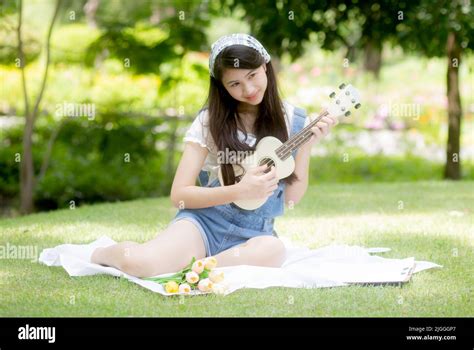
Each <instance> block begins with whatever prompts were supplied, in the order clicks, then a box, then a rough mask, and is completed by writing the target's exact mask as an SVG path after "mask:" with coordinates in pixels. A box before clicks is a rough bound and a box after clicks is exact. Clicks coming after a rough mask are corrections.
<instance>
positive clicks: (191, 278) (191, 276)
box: [186, 271, 199, 284]
mask: <svg viewBox="0 0 474 350" xmlns="http://www.w3.org/2000/svg"><path fill="white" fill-rule="evenodd" d="M197 281H199V275H198V274H197V273H196V272H194V271H189V272H188V273H187V274H186V282H188V283H190V284H194V283H196V282H197Z"/></svg>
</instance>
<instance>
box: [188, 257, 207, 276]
mask: <svg viewBox="0 0 474 350" xmlns="http://www.w3.org/2000/svg"><path fill="white" fill-rule="evenodd" d="M191 269H192V270H193V271H194V272H196V273H197V274H198V275H199V274H200V273H202V272H203V271H204V262H203V261H202V260H197V261H195V262H194V264H193V266H192V267H191Z"/></svg>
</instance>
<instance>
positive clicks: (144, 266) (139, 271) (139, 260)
mask: <svg viewBox="0 0 474 350" xmlns="http://www.w3.org/2000/svg"><path fill="white" fill-rule="evenodd" d="M133 248H135V249H133ZM133 248H132V247H130V248H129V249H124V253H123V256H122V258H121V259H120V261H119V266H118V268H119V269H120V270H121V271H123V272H125V273H127V274H129V275H132V276H135V277H139V278H143V277H151V276H154V275H156V274H158V272H159V271H158V270H157V269H156V261H153V262H152V261H150V259H148V258H147V256H146V255H145V254H142V253H141V251H140V249H137V248H139V247H136V246H135V247H133Z"/></svg>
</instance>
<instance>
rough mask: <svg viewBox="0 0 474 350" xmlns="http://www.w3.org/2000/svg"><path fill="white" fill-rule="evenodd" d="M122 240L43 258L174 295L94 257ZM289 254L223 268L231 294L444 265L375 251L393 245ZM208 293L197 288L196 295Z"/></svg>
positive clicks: (395, 278) (398, 276)
mask: <svg viewBox="0 0 474 350" xmlns="http://www.w3.org/2000/svg"><path fill="white" fill-rule="evenodd" d="M115 243H116V242H115V241H114V240H112V239H111V238H109V237H107V236H102V237H100V238H99V239H97V240H96V241H94V242H92V243H90V244H62V245H59V246H56V247H54V248H49V249H44V250H43V251H42V252H41V255H40V258H39V261H40V262H41V263H43V264H46V265H48V266H62V267H63V268H64V269H65V270H66V271H67V273H68V274H69V275H70V276H87V275H96V274H109V275H112V276H116V277H124V278H127V279H128V280H130V281H131V282H134V283H137V284H139V285H141V286H142V287H145V288H147V289H150V290H152V291H153V292H157V293H160V294H162V295H170V294H168V293H166V292H165V291H164V288H163V287H162V286H161V285H160V284H157V283H155V282H153V281H145V280H142V279H140V278H136V277H134V276H130V275H127V274H126V273H124V272H122V271H120V270H118V269H116V268H113V267H106V266H101V265H97V264H93V263H91V262H90V256H91V254H92V252H93V250H94V249H95V248H97V247H106V246H109V245H112V244H115ZM284 243H285V246H286V249H287V259H286V260H285V262H284V264H283V266H282V267H281V268H270V267H258V266H249V265H240V266H231V267H221V268H217V269H216V270H220V271H223V272H224V276H225V279H224V288H225V293H224V294H226V295H227V294H229V293H232V292H234V291H236V290H237V289H240V288H267V287H292V288H322V287H336V286H346V285H349V284H352V283H369V284H373V283H374V284H377V283H402V282H407V281H409V279H410V278H411V275H412V274H413V273H416V272H419V271H422V270H426V269H430V268H433V267H442V266H440V265H437V264H434V263H431V262H426V261H415V258H413V257H410V258H406V259H387V258H382V257H379V256H373V255H371V253H383V252H387V251H389V250H390V249H388V248H363V247H359V246H347V245H330V246H326V247H323V248H319V249H308V248H306V247H297V246H295V245H293V244H292V243H291V242H289V241H286V240H284ZM196 294H204V293H201V292H200V291H192V293H191V295H196Z"/></svg>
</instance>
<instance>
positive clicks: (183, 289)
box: [178, 283, 191, 294]
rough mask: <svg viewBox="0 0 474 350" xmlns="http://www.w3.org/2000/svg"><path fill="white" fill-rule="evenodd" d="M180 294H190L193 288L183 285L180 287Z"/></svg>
mask: <svg viewBox="0 0 474 350" xmlns="http://www.w3.org/2000/svg"><path fill="white" fill-rule="evenodd" d="M178 292H179V293H182V294H189V293H190V292H191V287H190V286H189V284H187V283H183V284H181V285H180V286H179V289H178Z"/></svg>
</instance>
